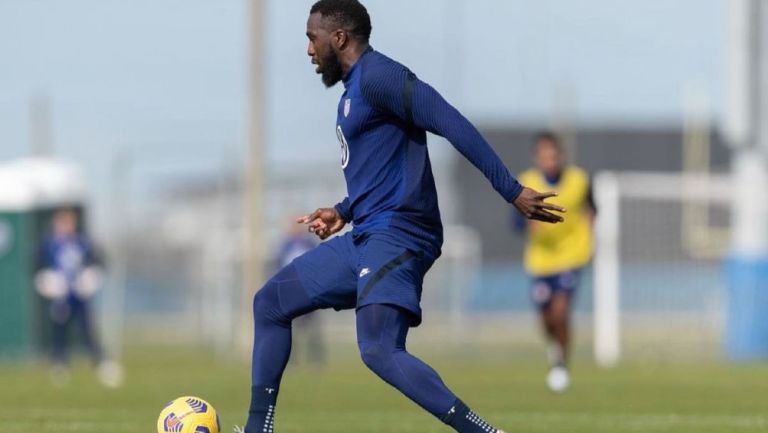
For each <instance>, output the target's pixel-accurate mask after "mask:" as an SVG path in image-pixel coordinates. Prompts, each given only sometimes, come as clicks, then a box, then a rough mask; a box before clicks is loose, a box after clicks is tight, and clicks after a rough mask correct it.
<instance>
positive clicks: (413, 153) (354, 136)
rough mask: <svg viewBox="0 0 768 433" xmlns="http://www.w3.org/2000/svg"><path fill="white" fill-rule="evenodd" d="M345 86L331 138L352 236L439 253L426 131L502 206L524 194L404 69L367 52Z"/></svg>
mask: <svg viewBox="0 0 768 433" xmlns="http://www.w3.org/2000/svg"><path fill="white" fill-rule="evenodd" d="M343 82H344V88H345V91H344V94H343V95H342V96H341V100H340V102H339V106H338V115H337V116H338V117H337V122H336V134H337V136H338V139H339V142H340V143H341V151H342V158H341V165H342V168H343V170H344V177H345V179H346V184H347V192H348V196H347V197H346V198H345V199H344V200H342V201H341V202H340V203H339V204H337V205H336V209H337V210H338V211H339V213H340V214H341V215H342V217H343V218H344V219H345V220H346V221H347V222H351V223H352V224H353V225H354V229H353V232H355V231H357V232H364V231H370V230H377V229H389V228H394V229H397V230H399V231H401V232H403V233H405V234H406V235H407V237H410V238H414V240H418V241H421V242H419V244H420V245H424V244H423V242H427V243H428V245H430V246H432V247H435V248H436V249H437V252H438V254H439V250H440V247H441V245H442V240H443V228H442V222H441V219H440V210H439V209H438V201H437V191H436V189H435V180H434V177H433V176H432V168H431V165H430V161H429V152H428V150H427V136H426V132H427V131H429V132H431V133H433V134H436V135H439V136H442V137H444V138H445V139H447V140H448V141H449V142H450V143H451V144H452V145H453V146H454V147H455V148H456V149H457V150H458V151H459V152H460V153H461V154H462V155H463V156H464V157H465V158H467V159H468V160H469V161H470V162H471V163H472V164H473V165H474V166H475V167H477V168H478V169H479V170H480V171H481V172H482V173H483V174H484V175H485V177H486V178H487V179H488V180H489V181H490V183H491V185H492V186H493V188H494V189H495V190H496V191H497V192H498V193H499V194H500V195H501V196H502V197H503V198H504V200H506V201H507V202H512V201H513V200H514V199H515V198H516V197H517V196H518V195H519V194H520V192H521V191H522V186H521V185H520V184H519V183H518V182H517V180H516V179H515V178H514V177H513V176H512V175H511V174H510V173H509V170H507V168H506V166H505V165H504V164H503V163H502V161H501V159H500V158H499V157H498V155H496V153H495V152H494V151H493V149H492V148H491V146H490V145H489V144H488V142H487V141H486V140H485V139H484V138H483V137H482V136H481V135H480V133H479V132H478V131H477V129H476V128H475V127H474V126H473V125H472V124H471V123H470V122H469V121H468V120H467V119H466V118H465V117H464V116H463V115H462V114H461V113H459V111H458V110H456V109H455V108H454V107H453V106H451V105H450V104H449V103H448V102H446V101H445V99H444V98H443V97H442V96H441V95H440V94H439V93H438V92H437V91H435V89H433V88H432V87H431V86H430V85H428V84H426V83H424V82H423V81H421V80H419V79H418V78H417V77H416V76H415V75H414V74H413V73H412V72H411V71H410V70H409V69H408V68H406V67H405V66H403V65H401V64H400V63H398V62H396V61H394V60H392V59H390V58H388V57H387V56H385V55H383V54H381V53H379V52H377V51H375V50H373V49H372V48H368V49H367V50H366V51H365V53H364V54H363V55H361V56H360V58H359V59H358V61H357V62H356V63H355V64H354V65H353V66H352V68H351V69H350V70H349V71H348V72H347V74H346V75H345V76H344V78H343Z"/></svg>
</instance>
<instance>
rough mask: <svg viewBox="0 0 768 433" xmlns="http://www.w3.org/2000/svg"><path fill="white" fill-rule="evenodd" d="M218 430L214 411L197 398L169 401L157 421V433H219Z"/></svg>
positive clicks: (217, 419)
mask: <svg viewBox="0 0 768 433" xmlns="http://www.w3.org/2000/svg"><path fill="white" fill-rule="evenodd" d="M220 430H221V428H220V426H219V416H218V415H216V409H214V408H213V406H211V405H210V403H208V402H207V401H205V400H203V399H201V398H197V397H179V398H177V399H175V400H173V401H171V402H170V403H168V404H167V405H166V406H165V408H163V410H162V412H160V417H159V418H158V419H157V433H219V431H220Z"/></svg>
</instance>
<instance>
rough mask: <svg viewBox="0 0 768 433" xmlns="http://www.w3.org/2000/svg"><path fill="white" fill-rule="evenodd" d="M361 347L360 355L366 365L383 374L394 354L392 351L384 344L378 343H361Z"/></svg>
mask: <svg viewBox="0 0 768 433" xmlns="http://www.w3.org/2000/svg"><path fill="white" fill-rule="evenodd" d="M359 348H360V357H361V358H362V359H363V363H364V364H365V365H366V367H368V368H369V369H371V371H373V372H374V373H376V374H379V375H381V373H382V372H383V371H384V370H385V369H386V366H387V364H388V362H389V360H390V358H391V356H392V351H390V350H386V349H385V348H384V346H382V345H381V344H378V343H365V342H363V343H359Z"/></svg>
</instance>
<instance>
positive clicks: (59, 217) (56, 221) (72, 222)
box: [53, 211, 77, 237]
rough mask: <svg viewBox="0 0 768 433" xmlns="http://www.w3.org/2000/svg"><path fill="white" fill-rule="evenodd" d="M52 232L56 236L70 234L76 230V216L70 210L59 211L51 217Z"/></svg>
mask: <svg viewBox="0 0 768 433" xmlns="http://www.w3.org/2000/svg"><path fill="white" fill-rule="evenodd" d="M53 232H54V234H55V235H56V236H62V237H67V236H72V235H74V234H75V233H76V232H77V216H76V215H75V214H74V212H72V211H60V212H58V213H57V214H56V215H55V216H54V217H53Z"/></svg>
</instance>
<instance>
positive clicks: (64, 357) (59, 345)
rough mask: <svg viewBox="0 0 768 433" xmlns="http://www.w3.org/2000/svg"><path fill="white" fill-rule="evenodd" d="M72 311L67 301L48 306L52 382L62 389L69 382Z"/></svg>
mask: <svg viewBox="0 0 768 433" xmlns="http://www.w3.org/2000/svg"><path fill="white" fill-rule="evenodd" d="M70 313H71V310H70V308H69V303H68V302H67V300H66V299H57V300H53V301H51V302H50V304H48V314H49V317H50V319H51V364H52V365H51V372H50V375H51V381H52V382H53V384H54V385H55V386H58V387H61V386H64V385H66V384H67V382H69V367H68V366H67V363H68V361H69V359H68V358H69V353H68V351H67V343H68V341H67V328H68V324H69V321H70V317H71V314H70Z"/></svg>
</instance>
